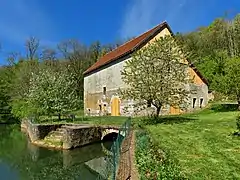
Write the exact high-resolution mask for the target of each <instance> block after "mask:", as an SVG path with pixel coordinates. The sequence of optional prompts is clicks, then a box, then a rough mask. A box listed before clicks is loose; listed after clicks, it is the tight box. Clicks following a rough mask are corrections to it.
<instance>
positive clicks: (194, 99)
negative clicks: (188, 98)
mask: <svg viewBox="0 0 240 180" xmlns="http://www.w3.org/2000/svg"><path fill="white" fill-rule="evenodd" d="M196 100H197V98H193V106H192V107H193V108H195V103H196Z"/></svg>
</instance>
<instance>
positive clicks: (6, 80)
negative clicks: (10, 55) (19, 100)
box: [0, 67, 15, 123]
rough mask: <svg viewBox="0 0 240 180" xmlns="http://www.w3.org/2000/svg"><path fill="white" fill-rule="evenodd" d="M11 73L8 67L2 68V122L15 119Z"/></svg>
mask: <svg viewBox="0 0 240 180" xmlns="http://www.w3.org/2000/svg"><path fill="white" fill-rule="evenodd" d="M10 73H11V72H10V71H9V68H8V67H3V68H0V77H1V78H0V123H2V122H4V123H5V122H11V121H13V120H15V119H14V118H13V116H12V114H11V97H10V94H9V91H10V85H11V77H10Z"/></svg>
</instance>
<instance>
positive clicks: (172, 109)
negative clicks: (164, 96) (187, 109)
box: [170, 106, 180, 115]
mask: <svg viewBox="0 0 240 180" xmlns="http://www.w3.org/2000/svg"><path fill="white" fill-rule="evenodd" d="M170 114H171V115H174V114H180V109H179V108H178V107H173V106H171V107H170Z"/></svg>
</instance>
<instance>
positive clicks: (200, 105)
mask: <svg viewBox="0 0 240 180" xmlns="http://www.w3.org/2000/svg"><path fill="white" fill-rule="evenodd" d="M202 104H203V98H200V104H199V107H200V108H202Z"/></svg>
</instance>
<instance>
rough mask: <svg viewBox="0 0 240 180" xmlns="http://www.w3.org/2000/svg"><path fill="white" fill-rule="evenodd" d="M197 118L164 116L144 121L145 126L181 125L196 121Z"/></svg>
mask: <svg viewBox="0 0 240 180" xmlns="http://www.w3.org/2000/svg"><path fill="white" fill-rule="evenodd" d="M195 120H197V118H194V117H185V116H164V117H163V116H162V117H148V118H144V119H142V123H143V124H144V125H156V124H180V123H185V122H189V121H195Z"/></svg>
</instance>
